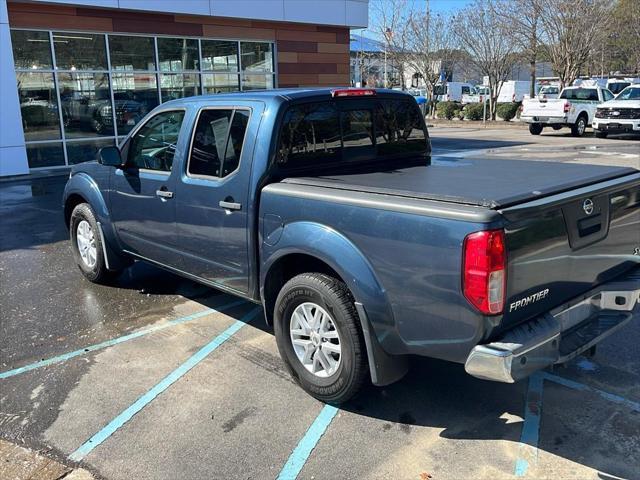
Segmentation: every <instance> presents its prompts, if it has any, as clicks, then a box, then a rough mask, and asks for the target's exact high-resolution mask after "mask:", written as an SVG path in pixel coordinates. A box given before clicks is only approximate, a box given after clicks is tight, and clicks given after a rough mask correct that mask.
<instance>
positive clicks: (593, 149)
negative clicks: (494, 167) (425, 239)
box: [429, 126, 640, 168]
mask: <svg viewBox="0 0 640 480" xmlns="http://www.w3.org/2000/svg"><path fill="white" fill-rule="evenodd" d="M429 133H430V135H431V139H432V143H433V148H434V152H435V154H436V155H439V156H445V157H447V156H448V157H460V156H463V157H465V158H502V159H519V160H537V161H547V162H572V163H591V164H600V165H620V166H626V167H634V168H640V135H612V136H610V137H608V138H606V139H602V138H595V137H594V136H593V134H592V133H591V132H590V131H588V133H587V134H585V136H584V137H580V138H576V137H573V136H571V133H570V132H569V129H566V128H565V129H561V130H558V131H553V130H549V129H547V130H545V131H544V133H542V135H531V134H530V133H529V131H528V130H527V128H526V127H523V128H504V129H496V128H486V129H485V128H482V127H465V126H461V127H438V126H436V127H432V128H430V129H429Z"/></svg>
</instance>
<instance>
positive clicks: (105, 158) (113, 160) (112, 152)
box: [98, 147, 122, 167]
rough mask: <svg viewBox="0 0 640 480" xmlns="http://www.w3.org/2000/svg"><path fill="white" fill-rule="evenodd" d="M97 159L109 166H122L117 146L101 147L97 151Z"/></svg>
mask: <svg viewBox="0 0 640 480" xmlns="http://www.w3.org/2000/svg"><path fill="white" fill-rule="evenodd" d="M98 161H99V162H100V163H101V164H102V165H107V166H110V167H122V157H121V156H120V150H119V149H118V147H102V148H101V149H100V151H99V152H98Z"/></svg>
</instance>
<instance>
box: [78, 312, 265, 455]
mask: <svg viewBox="0 0 640 480" xmlns="http://www.w3.org/2000/svg"><path fill="white" fill-rule="evenodd" d="M259 312H260V309H259V308H257V307H256V308H253V309H252V310H251V311H250V312H249V313H247V314H246V315H244V316H243V317H242V318H240V319H239V320H236V321H235V322H234V323H233V324H232V325H231V326H230V327H229V328H227V329H226V330H225V331H224V332H222V333H221V334H219V335H218V336H216V337H215V338H214V339H213V340H211V342H209V343H208V344H206V345H205V346H204V347H202V348H201V349H200V350H198V351H197V352H196V353H195V354H193V355H192V356H191V357H189V358H188V359H187V360H186V361H185V362H184V363H183V364H182V365H180V366H179V367H178V368H176V369H175V370H174V371H173V372H171V373H170V374H169V375H167V376H166V377H165V378H164V379H162V380H161V381H160V382H159V383H157V384H156V385H155V386H154V387H153V388H151V389H150V390H149V391H147V393H145V394H144V395H142V396H141V397H140V398H138V399H137V400H136V401H135V402H134V403H133V404H131V406H129V407H127V408H126V409H125V410H124V411H123V412H122V413H120V414H119V415H118V416H117V417H116V418H114V419H113V420H111V421H110V422H109V423H108V424H107V425H105V426H104V427H103V428H102V429H101V430H100V431H98V432H97V433H96V434H95V435H93V436H92V437H91V438H90V439H89V440H87V441H86V442H85V443H84V444H82V445H81V446H80V447H79V448H78V449H77V450H76V451H74V452H73V453H72V454H71V455H69V459H70V460H73V461H75V462H79V461H81V460H82V459H83V458H84V457H86V456H87V455H88V454H89V453H90V452H91V451H92V450H93V449H95V448H96V447H97V446H98V445H100V444H101V443H102V442H104V441H105V440H106V439H108V438H109V437H110V436H111V435H112V434H113V433H114V432H116V431H117V430H118V429H119V428H120V427H122V426H123V425H124V424H125V423H126V422H128V421H129V420H131V418H132V417H133V416H134V415H135V414H136V413H138V412H139V411H140V410H142V409H143V408H144V407H145V406H147V405H148V404H149V403H150V402H151V401H153V399H154V398H156V397H157V396H158V395H160V394H161V393H162V392H164V391H165V390H166V389H167V388H169V387H170V386H171V385H172V384H173V383H175V382H176V381H177V380H179V379H180V378H181V377H183V376H184V375H185V374H186V373H188V372H189V371H190V370H191V369H192V368H193V367H195V366H196V365H198V364H199V363H200V362H201V361H202V360H204V359H205V358H206V357H207V356H208V355H209V354H210V353H212V352H213V351H214V350H216V349H217V348H218V347H219V346H220V345H222V344H223V343H225V342H226V341H227V340H229V339H230V338H231V337H232V336H233V335H234V334H235V333H236V332H238V331H239V330H240V329H241V328H242V327H244V326H245V325H247V324H248V323H250V322H251V321H252V320H253V319H254V317H256V316H257V315H258V313H259Z"/></svg>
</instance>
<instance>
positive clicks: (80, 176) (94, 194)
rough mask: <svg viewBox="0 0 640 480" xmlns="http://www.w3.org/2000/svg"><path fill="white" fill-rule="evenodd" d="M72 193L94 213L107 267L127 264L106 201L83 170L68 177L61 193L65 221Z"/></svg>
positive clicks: (112, 268)
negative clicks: (80, 198) (83, 201)
mask: <svg viewBox="0 0 640 480" xmlns="http://www.w3.org/2000/svg"><path fill="white" fill-rule="evenodd" d="M72 195H78V196H80V197H82V198H83V199H84V200H85V202H86V203H88V204H89V205H90V206H91V208H92V209H93V212H94V213H95V215H96V220H97V222H98V228H100V234H101V237H102V243H103V248H104V254H105V257H106V263H107V268H108V269H109V270H119V269H121V268H124V267H126V266H128V265H129V263H130V262H129V261H128V259H126V258H125V257H124V256H123V255H122V253H121V249H120V242H119V240H118V236H117V235H116V232H115V229H114V228H113V223H112V222H111V215H110V213H109V209H108V208H107V203H106V201H105V199H104V196H103V195H102V192H101V191H100V187H99V186H98V184H97V183H96V181H95V180H94V179H93V178H91V177H90V176H89V175H87V174H86V173H84V172H80V173H76V174H75V175H73V176H72V177H71V178H69V180H68V181H67V185H66V186H65V188H64V193H63V195H62V206H63V209H64V211H65V221H66V218H67V215H70V214H71V212H67V202H68V200H69V198H70V197H71V196H72Z"/></svg>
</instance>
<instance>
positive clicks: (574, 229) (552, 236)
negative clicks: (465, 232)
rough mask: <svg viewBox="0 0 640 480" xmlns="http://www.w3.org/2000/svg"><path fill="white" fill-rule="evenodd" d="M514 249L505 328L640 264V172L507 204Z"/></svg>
mask: <svg viewBox="0 0 640 480" xmlns="http://www.w3.org/2000/svg"><path fill="white" fill-rule="evenodd" d="M500 213H501V214H502V216H503V217H504V219H505V233H506V244H507V255H508V271H507V300H506V302H505V313H504V316H503V321H502V322H501V326H500V328H501V329H504V328H507V327H509V326H513V325H515V324H517V323H519V322H521V321H524V320H527V319H529V318H531V317H533V316H536V315H540V314H542V313H545V312H547V311H549V310H550V309H552V308H554V307H556V306H558V305H561V304H563V303H564V302H566V301H568V300H570V299H572V298H574V297H577V296H578V295H580V294H582V293H584V292H587V291H588V290H590V289H592V288H594V287H595V286H597V285H599V284H601V283H604V282H607V281H609V280H611V279H613V278H615V277H616V276H618V275H620V274H622V273H623V272H625V271H626V270H629V269H630V268H632V267H633V266H636V265H638V264H639V263H640V173H635V174H632V175H627V176H624V177H621V178H617V179H614V180H609V181H606V182H601V183H597V184H594V185H591V186H588V187H583V188H579V189H575V190H571V191H569V192H565V193H562V194H558V195H553V196H550V197H545V198H541V199H539V200H536V201H532V202H528V203H524V204H521V205H517V206H514V207H511V208H506V209H504V210H501V211H500Z"/></svg>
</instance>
